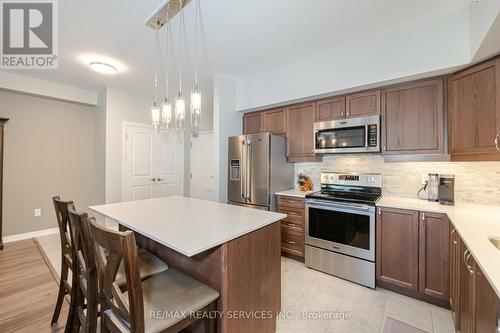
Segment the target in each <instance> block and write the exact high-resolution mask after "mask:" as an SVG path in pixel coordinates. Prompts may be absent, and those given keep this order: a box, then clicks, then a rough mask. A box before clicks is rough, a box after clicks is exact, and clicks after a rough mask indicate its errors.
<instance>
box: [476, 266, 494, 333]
mask: <svg viewBox="0 0 500 333" xmlns="http://www.w3.org/2000/svg"><path fill="white" fill-rule="evenodd" d="M471 261H473V260H471ZM474 275H475V288H474V292H475V296H474V300H475V307H474V314H475V317H474V332H476V333H481V332H497V331H496V327H497V309H496V302H497V295H496V293H495V291H494V290H493V288H492V287H491V285H490V283H489V282H488V279H487V278H486V276H484V274H483V272H482V271H481V269H480V268H479V265H477V263H475V262H474Z"/></svg>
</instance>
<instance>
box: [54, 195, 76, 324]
mask: <svg viewBox="0 0 500 333" xmlns="http://www.w3.org/2000/svg"><path fill="white" fill-rule="evenodd" d="M52 201H53V202H54V208H55V210H56V217H57V226H58V227H59V237H60V239H61V274H60V279H59V293H58V295H57V301H56V307H55V309H54V314H53V315H52V321H51V325H54V324H55V323H57V320H58V319H59V314H60V313H61V307H62V304H63V301H64V296H66V295H70V296H71V284H70V283H69V281H68V275H69V272H70V271H73V240H72V238H73V236H72V233H71V229H70V227H69V217H68V207H72V208H74V204H73V201H62V200H61V199H60V198H59V196H55V197H53V198H52ZM70 311H71V309H70ZM70 317H71V316H69V315H68V320H69V319H70ZM70 324H71V323H70ZM66 325H68V321H67V322H66Z"/></svg>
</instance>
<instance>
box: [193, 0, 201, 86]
mask: <svg viewBox="0 0 500 333" xmlns="http://www.w3.org/2000/svg"><path fill="white" fill-rule="evenodd" d="M195 1H196V7H195V9H196V10H195V35H194V70H195V72H194V84H195V87H196V89H198V17H199V13H198V12H199V5H200V4H199V3H200V2H199V0H195Z"/></svg>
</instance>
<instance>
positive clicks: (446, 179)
mask: <svg viewBox="0 0 500 333" xmlns="http://www.w3.org/2000/svg"><path fill="white" fill-rule="evenodd" d="M438 200H439V203H440V204H441V205H449V206H453V205H454V204H455V176H454V175H439V191H438Z"/></svg>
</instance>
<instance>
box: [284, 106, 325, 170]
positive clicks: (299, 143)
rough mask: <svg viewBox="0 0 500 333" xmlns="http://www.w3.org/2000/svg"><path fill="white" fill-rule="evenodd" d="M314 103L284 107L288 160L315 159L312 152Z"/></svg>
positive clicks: (303, 160)
mask: <svg viewBox="0 0 500 333" xmlns="http://www.w3.org/2000/svg"><path fill="white" fill-rule="evenodd" d="M313 126H314V103H313V102H311V103H304V104H299V105H293V106H290V107H288V108H287V109H286V138H287V146H286V148H287V157H288V161H289V162H307V161H317V160H318V158H317V157H316V155H315V154H314V129H313Z"/></svg>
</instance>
